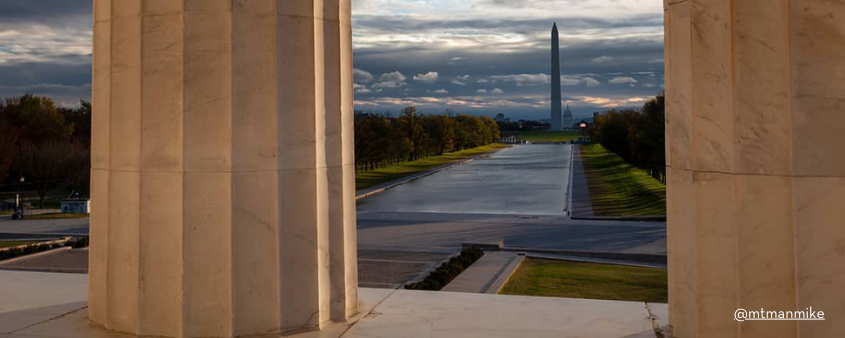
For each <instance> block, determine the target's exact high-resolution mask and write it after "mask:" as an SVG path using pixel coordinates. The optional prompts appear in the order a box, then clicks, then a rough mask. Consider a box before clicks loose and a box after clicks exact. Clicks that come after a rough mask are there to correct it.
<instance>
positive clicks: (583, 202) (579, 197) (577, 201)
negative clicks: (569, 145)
mask: <svg viewBox="0 0 845 338" xmlns="http://www.w3.org/2000/svg"><path fill="white" fill-rule="evenodd" d="M572 152H573V153H574V154H573V157H572V169H571V170H572V187H570V188H571V189H572V208H571V209H572V210H571V212H572V213H571V216H572V217H593V216H595V214H594V213H593V202H592V201H591V200H590V187H589V186H588V185H587V173H586V171H585V170H584V160H583V159H582V158H581V147H580V146H578V145H576V146H574V147H573V150H572Z"/></svg>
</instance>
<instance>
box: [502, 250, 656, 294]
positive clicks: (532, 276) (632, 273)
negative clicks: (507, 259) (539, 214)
mask: <svg viewBox="0 0 845 338" xmlns="http://www.w3.org/2000/svg"><path fill="white" fill-rule="evenodd" d="M667 283H668V282H667V276H666V270H664V269H656V268H639V267H630V266H619V265H605V264H592V263H577V262H564V261H553V260H545V259H526V260H525V261H523V262H522V264H520V266H519V268H518V269H517V270H516V272H515V273H514V275H513V276H511V278H510V280H508V282H507V283H506V284H505V286H504V288H502V291H501V292H500V294H505V295H522V296H543V297H567V298H588V299H607V300H625V301H638V302H654V303H666V301H667V299H668V297H669V296H668V291H667Z"/></svg>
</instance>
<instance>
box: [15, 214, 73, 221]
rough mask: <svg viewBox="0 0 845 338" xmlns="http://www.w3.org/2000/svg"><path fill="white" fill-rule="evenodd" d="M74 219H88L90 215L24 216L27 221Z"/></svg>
mask: <svg viewBox="0 0 845 338" xmlns="http://www.w3.org/2000/svg"><path fill="white" fill-rule="evenodd" d="M73 218H88V214H71V213H67V214H65V213H50V214H40V215H25V216H24V220H27V219H73Z"/></svg>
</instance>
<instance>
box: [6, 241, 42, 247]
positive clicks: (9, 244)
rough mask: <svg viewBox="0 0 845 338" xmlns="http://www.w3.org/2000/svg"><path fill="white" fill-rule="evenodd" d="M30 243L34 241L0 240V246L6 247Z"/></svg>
mask: <svg viewBox="0 0 845 338" xmlns="http://www.w3.org/2000/svg"><path fill="white" fill-rule="evenodd" d="M32 243H35V242H21V241H9V242H0V248H8V247H13V246H18V245H27V244H32Z"/></svg>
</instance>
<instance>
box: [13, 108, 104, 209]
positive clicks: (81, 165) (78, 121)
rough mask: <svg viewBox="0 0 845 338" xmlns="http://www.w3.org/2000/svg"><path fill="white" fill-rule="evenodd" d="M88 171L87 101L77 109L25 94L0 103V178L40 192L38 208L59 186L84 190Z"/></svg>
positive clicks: (88, 117)
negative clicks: (22, 184) (22, 181)
mask: <svg viewBox="0 0 845 338" xmlns="http://www.w3.org/2000/svg"><path fill="white" fill-rule="evenodd" d="M90 171H91V104H90V103H89V102H85V101H82V102H81V104H80V107H79V108H77V109H67V108H61V107H58V106H56V104H55V102H53V100H51V99H49V98H46V97H40V96H35V95H31V94H27V95H24V96H21V97H17V98H7V99H5V100H3V101H2V102H0V178H2V179H3V182H4V183H6V186H7V187H14V186H15V185H19V184H21V183H20V181H19V179H20V178H21V177H23V178H24V179H25V182H24V184H25V185H26V186H27V187H29V188H30V189H34V190H35V191H36V192H37V193H38V198H39V200H38V202H39V207H41V208H43V207H44V199H45V198H46V197H47V194H48V193H49V192H50V191H52V190H53V189H56V188H58V187H60V186H64V187H65V188H67V190H68V191H77V192H79V193H80V194H87V192H88V185H89V182H90Z"/></svg>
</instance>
